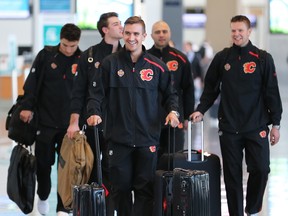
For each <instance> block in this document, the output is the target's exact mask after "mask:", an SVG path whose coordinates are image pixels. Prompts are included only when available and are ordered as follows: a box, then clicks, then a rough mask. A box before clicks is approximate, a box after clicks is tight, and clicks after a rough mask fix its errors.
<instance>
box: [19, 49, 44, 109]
mask: <svg viewBox="0 0 288 216" xmlns="http://www.w3.org/2000/svg"><path fill="white" fill-rule="evenodd" d="M46 55H47V54H45V50H44V49H42V50H41V51H40V52H39V53H38V54H37V56H36V58H35V59H34V61H33V64H32V67H31V69H30V72H29V74H28V77H27V79H26V81H25V83H24V86H23V90H24V100H23V104H22V107H23V109H24V110H31V111H33V109H34V106H35V104H36V100H37V99H36V97H37V92H36V91H37V86H38V82H39V78H40V75H41V73H44V72H45V61H44V58H45V57H46Z"/></svg>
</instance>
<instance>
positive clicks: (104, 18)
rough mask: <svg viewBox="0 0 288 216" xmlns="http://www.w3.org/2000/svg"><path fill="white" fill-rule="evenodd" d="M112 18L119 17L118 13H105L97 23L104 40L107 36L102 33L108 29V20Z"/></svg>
mask: <svg viewBox="0 0 288 216" xmlns="http://www.w3.org/2000/svg"><path fill="white" fill-rule="evenodd" d="M110 17H118V13H116V12H108V13H103V14H102V15H101V16H100V18H99V20H98V22H97V29H98V31H99V32H100V34H101V37H102V38H104V36H105V34H104V32H103V31H102V28H103V27H108V19H109V18H110Z"/></svg>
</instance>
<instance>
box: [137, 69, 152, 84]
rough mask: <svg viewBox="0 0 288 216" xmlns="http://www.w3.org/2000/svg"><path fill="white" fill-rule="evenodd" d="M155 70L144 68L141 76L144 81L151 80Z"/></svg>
mask: <svg viewBox="0 0 288 216" xmlns="http://www.w3.org/2000/svg"><path fill="white" fill-rule="evenodd" d="M153 75H154V72H153V70H151V69H143V70H141V71H140V77H141V79H142V80H143V81H151V80H152V79H153Z"/></svg>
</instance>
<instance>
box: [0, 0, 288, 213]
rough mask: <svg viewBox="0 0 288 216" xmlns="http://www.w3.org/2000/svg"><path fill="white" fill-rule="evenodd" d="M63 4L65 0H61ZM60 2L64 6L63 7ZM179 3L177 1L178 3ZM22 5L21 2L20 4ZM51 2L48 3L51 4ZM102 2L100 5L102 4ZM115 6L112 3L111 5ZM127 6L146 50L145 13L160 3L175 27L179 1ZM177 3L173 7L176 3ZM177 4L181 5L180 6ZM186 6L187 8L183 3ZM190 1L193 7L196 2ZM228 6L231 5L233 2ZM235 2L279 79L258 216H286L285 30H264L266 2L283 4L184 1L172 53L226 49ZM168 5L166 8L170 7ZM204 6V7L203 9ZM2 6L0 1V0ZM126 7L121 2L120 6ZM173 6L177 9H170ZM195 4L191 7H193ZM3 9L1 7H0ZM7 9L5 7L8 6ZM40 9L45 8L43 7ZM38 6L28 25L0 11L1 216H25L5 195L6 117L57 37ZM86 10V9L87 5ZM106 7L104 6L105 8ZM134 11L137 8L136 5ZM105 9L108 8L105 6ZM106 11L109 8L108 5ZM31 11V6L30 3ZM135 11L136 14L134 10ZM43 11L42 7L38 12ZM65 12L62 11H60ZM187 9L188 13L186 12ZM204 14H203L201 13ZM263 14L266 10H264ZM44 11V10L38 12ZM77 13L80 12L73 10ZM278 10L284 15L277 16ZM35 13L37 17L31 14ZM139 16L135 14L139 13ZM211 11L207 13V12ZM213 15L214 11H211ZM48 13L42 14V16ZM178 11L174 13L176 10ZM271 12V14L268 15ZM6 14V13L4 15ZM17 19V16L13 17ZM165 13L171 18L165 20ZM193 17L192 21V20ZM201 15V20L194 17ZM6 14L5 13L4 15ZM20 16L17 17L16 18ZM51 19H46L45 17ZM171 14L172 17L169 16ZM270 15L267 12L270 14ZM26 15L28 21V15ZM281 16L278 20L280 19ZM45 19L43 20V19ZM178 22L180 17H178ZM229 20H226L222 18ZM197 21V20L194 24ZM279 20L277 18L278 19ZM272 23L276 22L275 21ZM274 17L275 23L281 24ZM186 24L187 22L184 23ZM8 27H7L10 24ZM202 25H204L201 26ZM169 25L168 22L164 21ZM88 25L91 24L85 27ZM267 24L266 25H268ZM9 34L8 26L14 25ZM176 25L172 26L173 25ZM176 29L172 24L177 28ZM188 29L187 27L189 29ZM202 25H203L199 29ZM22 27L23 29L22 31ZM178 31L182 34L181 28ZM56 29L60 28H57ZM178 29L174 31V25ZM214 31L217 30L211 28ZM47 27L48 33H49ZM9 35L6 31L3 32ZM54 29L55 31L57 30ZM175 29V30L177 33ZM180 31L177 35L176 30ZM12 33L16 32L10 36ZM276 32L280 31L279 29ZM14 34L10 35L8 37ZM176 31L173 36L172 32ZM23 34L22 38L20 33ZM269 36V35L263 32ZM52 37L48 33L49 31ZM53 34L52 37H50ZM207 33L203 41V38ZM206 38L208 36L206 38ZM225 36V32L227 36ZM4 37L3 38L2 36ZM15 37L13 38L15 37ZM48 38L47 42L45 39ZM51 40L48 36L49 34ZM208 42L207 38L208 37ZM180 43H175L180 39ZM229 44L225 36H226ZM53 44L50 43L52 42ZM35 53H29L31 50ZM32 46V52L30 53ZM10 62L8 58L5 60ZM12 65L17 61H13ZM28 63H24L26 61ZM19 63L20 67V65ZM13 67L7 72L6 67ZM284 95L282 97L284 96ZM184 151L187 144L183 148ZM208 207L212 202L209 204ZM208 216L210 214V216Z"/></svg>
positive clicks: (213, 143) (87, 38) (209, 128)
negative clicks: (277, 113) (277, 117)
mask: <svg viewBox="0 0 288 216" xmlns="http://www.w3.org/2000/svg"><path fill="white" fill-rule="evenodd" d="M42 1H43V2H45V3H47V4H48V3H49V1H44V0H39V1H38V0H34V1H31V0H30V1H29V0H27V2H30V3H31V2H33V3H35V4H36V3H37V6H39V2H40V3H41V2H42ZM66 1H67V0H66ZM66 1H65V2H66ZM76 1H77V0H69V2H70V3H71V2H73V10H74V11H75V10H77V8H76V4H74V3H75V2H76ZM80 1H81V2H86V1H84V0H83V1H82V0H78V2H80ZM180 1H181V0H179V2H180ZM23 2H25V1H23ZM51 2H56V1H51ZM51 2H50V3H49V4H50V5H51ZM101 2H105V1H101ZM116 2H117V1H116ZM119 2H126V1H119ZM127 2H129V4H132V3H133V2H134V5H133V6H134V9H135V11H138V13H139V14H141V13H143V18H144V20H145V21H147V29H148V30H147V31H148V37H147V40H146V41H145V43H146V45H147V47H149V46H150V43H151V38H150V32H149V31H150V29H151V25H152V23H151V22H152V21H153V20H155V19H158V18H159V15H158V14H157V13H154V12H153V13H151V16H150V15H149V16H148V13H149V12H151V10H150V9H149V8H151V7H152V8H155V10H156V9H159V10H160V8H161V7H162V6H161V5H160V3H159V2H161V3H163V5H164V6H163V7H165V8H166V7H167V8H168V9H167V8H166V9H167V11H166V15H167V14H168V17H167V19H170V20H169V21H171V22H174V21H173V19H174V20H176V19H177V16H176V15H175V14H174V13H177V12H175V9H173V10H172V12H171V10H169V7H170V6H171V5H170V3H171V2H172V3H173V4H174V7H176V8H177V6H179V5H178V4H176V3H177V2H178V1H176V0H170V1H168V0H167V1H165V0H159V1H158V0H157V1H155V0H154V1H153V0H134V1H132V0H131V1H130V0H129V1H127ZM136 2H137V3H139V4H141V6H143V8H144V6H145V8H144V9H143V8H142V9H141V6H139V5H138V6H137V4H136ZM165 2H170V3H169V4H168V3H167V4H166V5H165V4H164V3H165ZM175 2H176V3H175ZM181 2H182V1H181ZM188 2H189V3H188ZM195 2H198V4H197V3H195ZM232 2H233V3H232ZM239 2H242V5H241V6H243V7H242V8H241V10H242V11H244V12H245V13H250V12H253V13H254V15H253V16H252V19H253V18H254V19H255V20H254V21H253V25H255V26H254V27H253V31H254V33H253V34H252V36H251V40H252V42H253V43H255V44H256V45H257V46H260V47H261V48H263V49H267V50H268V51H269V52H270V53H271V54H272V56H273V58H274V61H275V65H276V68H277V75H278V82H279V88H280V94H281V98H282V105H283V114H282V121H281V129H280V134H281V137H280V141H279V143H278V144H277V145H275V146H271V148H270V152H271V164H270V168H271V172H270V175H269V180H268V184H267V187H266V191H265V196H264V202H263V208H262V211H261V212H260V213H259V216H283V215H287V213H286V212H288V205H287V203H288V182H287V179H288V147H287V146H286V144H287V142H288V133H287V129H288V114H287V112H286V109H288V94H287V92H288V85H287V83H288V74H287V71H288V70H287V69H288V52H287V47H288V37H287V34H288V26H287V23H288V21H287V19H286V21H285V22H284V24H283V23H281V25H280V26H281V27H283V26H286V30H285V29H284V30H283V32H281V33H279V32H276V33H275V32H273V31H274V30H275V29H272V28H271V25H268V22H267V20H268V17H269V16H268V15H269V12H268V5H267V4H268V2H269V3H270V8H272V2H274V3H275V2H276V3H277V4H276V3H275V4H274V6H275V7H276V5H278V7H276V8H278V11H277V10H276V12H275V14H276V15H277V13H278V12H279V13H278V14H280V18H282V17H281V13H280V9H281V12H283V11H284V10H286V12H285V11H284V12H283V14H285V16H286V15H287V14H288V6H287V5H288V0H269V1H265V0H257V1H250V0H241V1H238V0H234V1H231V0H221V1H208V0H207V1H206V0H199V1H190V0H183V3H184V4H185V5H187V4H191V5H190V6H189V7H190V9H191V8H192V10H186V11H185V14H186V15H187V14H189V13H190V14H194V15H193V17H194V18H193V23H191V18H189V17H190V16H187V17H186V18H187V19H188V21H187V20H186V22H188V23H186V26H184V27H183V32H182V31H181V34H180V33H179V32H180V31H178V30H176V31H174V33H172V39H173V40H174V41H175V42H176V45H177V46H176V48H178V49H182V42H183V41H187V40H190V41H192V42H193V43H195V44H196V47H197V45H198V47H199V46H200V45H201V43H202V42H203V41H204V40H205V39H207V38H208V39H209V41H210V42H211V45H212V46H213V48H214V54H215V52H217V51H219V50H220V49H222V48H223V47H224V46H226V44H227V43H228V40H227V41H225V42H223V36H224V37H226V36H225V34H226V33H227V31H229V18H230V17H231V16H230V14H231V11H229V10H230V9H229V10H223V8H231V7H233V11H235V13H236V12H239V11H241V10H240V9H239V7H240V6H239V4H240V3H239ZM172 3H171V4H172ZM208 3H209V4H208ZM281 3H283V5H286V6H285V7H284V6H283V7H282V6H280V7H279V5H281ZM0 4H1V1H0ZM123 4H126V3H123ZM175 4H176V5H175ZM194 4H195V5H194ZM3 5H4V4H3ZM7 5H8V4H7ZM43 5H45V4H43ZM43 5H42V4H40V6H39V8H40V11H39V9H37V10H36V8H35V6H34V5H33V7H32V8H33V10H34V13H39V14H38V17H37V18H36V19H35V17H34V19H33V20H31V19H30V18H29V17H28V18H25V20H24V21H23V22H22V21H20V19H23V18H19V17H18V18H17V19H11V18H9V19H7V20H6V19H5V18H1V14H2V12H1V10H2V9H0V29H1V34H0V41H1V46H0V47H1V49H0V173H1V174H0V175H1V177H0V215H1V216H22V215H24V214H23V213H22V212H21V211H20V210H19V208H18V207H17V205H16V204H15V203H14V202H12V201H11V200H10V199H9V197H8V196H7V192H6V184H7V171H8V167H9V160H10V155H11V151H12V149H13V147H14V146H15V143H14V142H13V141H12V140H10V139H9V138H8V136H7V131H6V130H5V120H6V116H7V113H8V111H9V109H10V107H11V105H12V104H13V102H14V101H15V99H16V96H17V94H18V93H21V92H22V86H23V82H24V81H25V76H26V75H27V73H28V72H29V68H30V65H31V62H32V60H33V58H34V54H35V53H37V51H38V50H39V49H40V48H41V47H43V44H44V43H49V39H51V38H55V35H56V38H57V37H58V35H57V34H55V35H54V34H52V37H50V38H49V37H48V36H47V35H49V34H50V33H51V26H52V29H53V28H54V27H55V28H56V30H55V31H56V32H57V31H58V30H59V23H58V21H59V16H58V15H57V16H56V19H55V17H54V18H51V16H50V15H49V13H43V14H42V13H41V7H42V6H43ZM88 5H89V4H88ZM104 5H105V4H104ZM135 5H136V6H137V7H136V6H135ZM105 6H106V7H107V4H106V5H105ZM108 6H109V5H108ZM30 7H31V4H30ZM139 8H140V9H139ZM213 8H217V9H218V10H221V13H220V14H219V12H218V13H217V14H216V13H214V12H215V10H214V9H213ZM42 9H43V8H42ZM65 9H66V10H67V8H65ZM186 9H187V8H186ZM205 9H207V10H205ZM266 9H267V10H266ZM43 10H44V9H43ZM46 10H51V8H48V9H47V8H46ZM68 10H69V11H70V9H68ZM78 10H79V11H80V8H79V9H78ZM282 10H283V11H282ZM35 11H36V12H35ZM139 11H140V12H139ZM205 11H206V12H207V11H208V12H210V13H211V15H213V16H216V18H219V19H220V20H221V21H217V25H215V24H214V23H213V22H211V19H210V20H205V19H206V18H205V17H204V21H203V15H205ZM211 11H212V12H211ZM213 11H214V12H213ZM28 12H29V13H30V12H31V8H30V9H29V11H28ZM46 12H47V11H46ZM178 12H179V11H178ZM270 12H271V11H270ZM171 13H173V16H171ZM4 14H5V13H4ZM16 14H17V13H16ZM169 14H170V15H169ZM195 14H197V16H195ZM199 14H200V15H199ZM6 15H7V13H6V14H5V16H6ZM19 15H20V14H19ZM48 15H49V16H50V17H49V16H48ZM174 15H175V16H174ZM270 15H271V13H270ZM20 16H27V14H26V15H25V14H24V15H23V14H22V13H21V15H20ZM28 16H31V14H30V15H29V14H28ZM45 16H47V17H48V19H45ZM285 16H283V17H285ZM47 17H46V18H47ZM67 17H68V16H66V15H65V16H64V18H63V17H62V18H63V19H64V20H69V21H71V19H70V16H69V17H68V18H67ZM181 17H182V14H181ZM196 17H197V22H196V23H195V22H194V21H195V20H194V19H196ZM227 17H228V18H227ZM198 18H199V20H198ZM278 18H279V17H278ZM278 18H277V19H278ZM280 18H279V19H280ZM97 19H98V17H97V18H95V17H94V18H92V20H93V22H92V23H93V24H92V25H94V24H95V23H96V21H95V20H97ZM189 19H190V20H189ZM223 20H225V21H226V22H227V25H226V24H223V23H222V21H223ZM183 21H184V16H183ZM206 21H207V23H206V24H207V26H206V29H205V22H206ZM10 22H11V23H13V24H9V23H10ZM122 22H123V23H124V20H123V21H122ZM203 22H204V23H203ZM168 23H169V22H168ZM90 24H91V23H90ZM270 24H271V23H270ZM13 25H14V27H13V29H12V28H11V26H13ZM174 25H175V23H174ZM176 25H177V24H176ZM191 25H192V26H191ZM193 25H200V26H196V27H195V26H193ZM203 25H204V26H203ZM22 26H25V30H21V27H22ZM180 26H181V29H182V25H180ZM60 27H61V26H60ZM178 27H179V26H178ZM215 27H217V29H215ZM49 28H50V29H49ZM3 29H4V30H6V29H7V30H8V31H3ZM57 29H58V30H57ZM176 29H177V28H176ZM181 29H180V30H181ZM14 30H15V31H14ZM37 30H39V31H40V30H41V31H42V30H43V31H46V33H47V34H45V37H44V32H41V31H40V32H41V33H43V37H42V36H39V34H38V33H39V32H35V31H37ZM278 30H279V29H278ZM9 31H11V34H9ZM12 31H13V32H12ZM177 31H178V32H177ZM23 32H25V34H23ZM95 32H96V30H95V29H94V30H93V31H91V30H87V29H86V30H83V33H82V35H83V38H82V39H81V41H80V45H81V46H82V47H81V48H82V49H85V48H87V46H88V45H92V44H96V43H98V42H99V41H100V40H101V38H100V36H99V34H97V35H95V34H94V33H95ZM267 32H269V33H267ZM52 33H53V31H52ZM54 33H55V32H54ZM205 34H206V36H205ZM207 34H208V37H207ZM228 34H229V32H228ZM4 36H5V37H4ZM15 36H16V37H15ZM46 36H47V37H46ZM50 36H51V34H50ZM209 37H210V38H209ZM179 38H180V39H179ZM227 38H228V39H229V35H228V37H227ZM53 42H55V41H53ZM14 46H17V53H14V51H15V49H14V48H15V47H14ZM32 47H33V48H34V50H33V49H32ZM35 47H36V50H35ZM20 54H21V55H22V54H24V59H23V56H22V57H21V58H18V57H19V56H18V57H17V62H14V63H15V64H17V66H15V65H14V64H12V65H10V64H9V62H8V61H9V56H10V57H11V56H14V57H16V56H15V55H20ZM10 60H11V59H10ZM15 61H16V60H15ZM26 61H27V62H28V64H26V63H27V62H26ZM19 64H20V66H19ZM11 67H12V68H11ZM15 70H16V78H15V77H14V78H13V76H12V71H14V72H15ZM15 79H16V81H17V82H18V84H17V85H16V87H15V86H14V85H13V84H12V83H13V82H15ZM285 92H286V93H285ZM214 108H216V107H214ZM192 134H193V139H192V140H193V149H199V148H200V140H201V134H200V133H199V128H193V130H192ZM185 148H187V142H186V146H185ZM204 150H205V151H207V152H208V153H213V154H216V155H218V156H219V157H220V159H221V152H220V146H219V139H218V127H217V120H216V119H215V118H213V115H212V114H211V110H210V111H208V112H207V113H206V114H205V118H204ZM243 173H244V176H243V188H244V191H245V188H246V180H247V177H248V174H247V172H246V167H245V161H244V160H243ZM56 180H57V171H56V166H54V167H53V171H52V181H53V187H52V191H51V194H50V197H49V203H50V212H49V214H48V215H47V216H55V215H56V210H55V208H56V200H57V199H56V189H57V182H56ZM37 200H38V197H37V195H35V204H34V210H33V211H32V213H30V214H29V215H30V216H40V214H39V212H38V211H37ZM211 202H213V200H211ZM221 207H222V216H229V214H228V209H227V200H226V196H225V187H224V183H223V174H222V175H221ZM211 216H213V215H211Z"/></svg>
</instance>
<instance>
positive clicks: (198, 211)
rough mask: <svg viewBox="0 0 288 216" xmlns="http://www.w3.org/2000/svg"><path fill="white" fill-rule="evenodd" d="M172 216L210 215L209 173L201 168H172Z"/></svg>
mask: <svg viewBox="0 0 288 216" xmlns="http://www.w3.org/2000/svg"><path fill="white" fill-rule="evenodd" d="M172 188H173V189H172V193H173V216H210V191H209V174H208V173H207V172H206V171H203V170H186V169H182V168H175V169H174V170H173V187H172Z"/></svg>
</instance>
